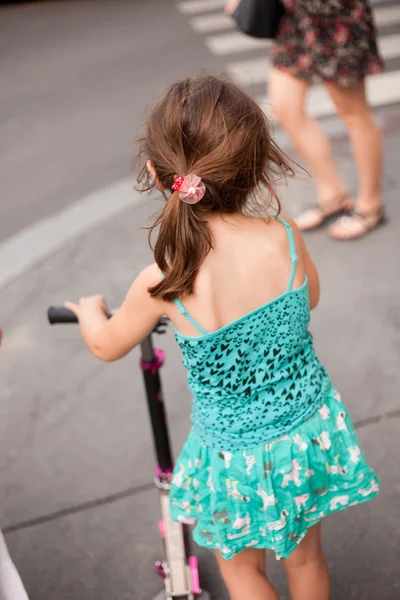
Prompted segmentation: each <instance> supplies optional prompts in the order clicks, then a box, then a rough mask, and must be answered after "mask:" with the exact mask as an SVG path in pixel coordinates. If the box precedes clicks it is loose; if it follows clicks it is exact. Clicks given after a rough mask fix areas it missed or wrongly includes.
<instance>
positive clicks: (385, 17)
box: [373, 6, 400, 27]
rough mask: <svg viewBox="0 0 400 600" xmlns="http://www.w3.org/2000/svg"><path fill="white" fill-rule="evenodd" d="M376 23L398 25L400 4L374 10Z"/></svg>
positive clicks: (378, 24)
mask: <svg viewBox="0 0 400 600" xmlns="http://www.w3.org/2000/svg"><path fill="white" fill-rule="evenodd" d="M373 13H374V17H375V23H376V25H377V26H378V27H385V26H386V25H396V24H397V23H399V22H400V6H386V7H383V8H376V9H374V10H373Z"/></svg>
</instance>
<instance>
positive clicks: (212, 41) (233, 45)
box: [205, 31, 271, 56]
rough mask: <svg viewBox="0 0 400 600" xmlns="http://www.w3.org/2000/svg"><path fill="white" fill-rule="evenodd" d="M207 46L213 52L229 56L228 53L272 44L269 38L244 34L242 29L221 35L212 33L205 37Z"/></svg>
mask: <svg viewBox="0 0 400 600" xmlns="http://www.w3.org/2000/svg"><path fill="white" fill-rule="evenodd" d="M205 43H206V46H207V47H208V48H209V49H210V50H211V52H212V53H213V54H216V55H217V56H227V55H228V54H235V53H236V54H238V53H240V52H246V51H247V50H255V49H257V48H265V49H266V48H268V47H269V46H270V45H271V42H270V41H269V40H262V39H258V38H252V37H249V36H247V35H243V34H242V33H240V31H232V32H230V33H223V34H221V35H212V36H209V37H207V38H206V39H205Z"/></svg>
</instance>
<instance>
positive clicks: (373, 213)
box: [329, 206, 386, 240]
mask: <svg viewBox="0 0 400 600" xmlns="http://www.w3.org/2000/svg"><path fill="white" fill-rule="evenodd" d="M385 222H386V215H385V212H384V210H383V207H382V206H380V207H379V208H377V209H374V210H370V211H368V212H360V211H357V210H353V211H351V212H350V213H349V214H348V215H345V216H343V217H341V218H340V219H338V220H337V221H336V222H335V223H334V224H333V225H332V226H331V227H330V228H329V234H330V235H331V237H333V238H334V239H335V240H355V239H358V238H360V237H362V236H363V235H365V234H366V233H368V232H369V231H373V230H374V229H376V228H377V227H379V226H380V225H383V224H384V223H385ZM355 225H356V226H355ZM354 226H355V227H354ZM335 230H336V233H335ZM340 230H341V231H342V233H337V232H340Z"/></svg>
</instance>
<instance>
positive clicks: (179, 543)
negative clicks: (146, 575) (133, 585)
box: [48, 306, 211, 600]
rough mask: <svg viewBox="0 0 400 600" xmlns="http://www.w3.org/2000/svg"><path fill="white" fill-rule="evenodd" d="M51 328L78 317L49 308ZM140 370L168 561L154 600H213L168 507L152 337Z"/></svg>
mask: <svg viewBox="0 0 400 600" xmlns="http://www.w3.org/2000/svg"><path fill="white" fill-rule="evenodd" d="M48 320H49V322H50V324H51V325H54V324H57V323H77V318H76V316H75V315H74V314H73V313H72V312H71V311H69V310H67V309H66V308H64V307H57V306H51V307H50V308H49V309H48ZM167 325H168V320H167V319H164V318H163V319H160V321H159V322H158V323H157V325H156V326H155V328H154V330H153V332H152V333H157V334H163V333H165V331H166V327H167ZM140 348H141V358H140V363H139V364H140V369H141V371H142V373H143V378H144V384H145V390H146V398H147V405H148V409H149V414H150V421H151V427H152V433H153V442H154V449H155V454H156V458H157V463H156V476H155V479H154V482H155V485H156V487H157V488H158V490H159V493H160V503H161V520H160V521H159V525H158V529H159V533H160V536H161V538H162V540H163V543H164V549H165V559H164V560H163V561H158V562H156V564H155V567H156V571H157V573H158V575H159V576H160V577H161V578H162V579H163V581H164V588H163V589H162V590H160V592H159V593H158V594H157V595H156V596H155V597H154V598H153V600H167V599H168V600H171V599H179V600H211V597H210V594H209V593H208V592H206V591H205V590H202V589H201V588H200V581H199V571H198V561H197V558H196V556H194V555H191V554H190V551H189V542H188V539H189V537H188V528H187V526H186V525H184V524H181V523H176V522H174V521H172V519H171V514H170V506H169V490H170V484H171V479H172V472H173V459H172V453H171V445H170V441H169V434H168V428H167V424H166V415H165V408H164V399H163V395H162V388H161V379H160V373H159V372H160V369H161V367H162V366H163V364H164V352H163V350H160V349H157V348H154V347H153V340H152V334H150V335H149V336H148V337H147V338H146V339H145V340H143V342H142V343H141V344H140Z"/></svg>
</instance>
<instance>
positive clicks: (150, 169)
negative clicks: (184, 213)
mask: <svg viewBox="0 0 400 600" xmlns="http://www.w3.org/2000/svg"><path fill="white" fill-rule="evenodd" d="M146 167H147V170H148V172H149V173H150V175H151V176H152V177H153V179H154V181H155V183H156V188H157V189H158V190H159V191H160V192H165V190H166V189H167V188H166V187H164V186H163V185H162V184H161V183H160V180H159V179H158V177H157V173H156V170H155V168H154V165H153V163H152V162H151V160H150V159H149V160H148V161H147V163H146Z"/></svg>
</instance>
